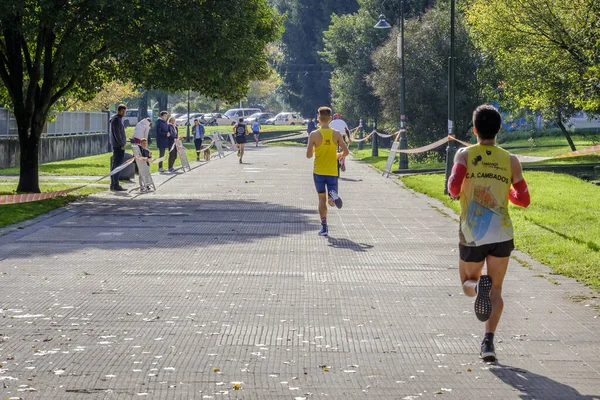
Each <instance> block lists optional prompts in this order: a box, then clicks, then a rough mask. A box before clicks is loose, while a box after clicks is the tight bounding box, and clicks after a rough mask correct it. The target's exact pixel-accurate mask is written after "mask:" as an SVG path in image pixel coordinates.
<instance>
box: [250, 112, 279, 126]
mask: <svg viewBox="0 0 600 400" xmlns="http://www.w3.org/2000/svg"><path fill="white" fill-rule="evenodd" d="M273 117H275V114H273V113H254V114H252V115H251V116H249V117H248V118H246V122H248V123H249V124H251V123H253V122H254V121H258V123H259V124H261V125H266V124H267V120H268V119H271V118H273Z"/></svg>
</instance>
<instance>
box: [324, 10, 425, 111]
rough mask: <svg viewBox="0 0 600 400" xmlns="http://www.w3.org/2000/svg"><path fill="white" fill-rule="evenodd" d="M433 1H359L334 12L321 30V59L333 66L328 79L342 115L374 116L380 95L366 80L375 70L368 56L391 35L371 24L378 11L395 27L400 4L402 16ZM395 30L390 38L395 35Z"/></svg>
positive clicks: (333, 99) (397, 22) (397, 23)
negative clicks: (351, 8) (347, 9)
mask: <svg viewBox="0 0 600 400" xmlns="http://www.w3.org/2000/svg"><path fill="white" fill-rule="evenodd" d="M432 2H433V1H423V0H406V1H404V3H402V2H401V1H399V0H398V1H396V0H388V1H385V2H383V6H382V1H381V0H379V1H375V0H359V4H360V9H359V11H357V12H356V13H353V14H346V15H341V16H336V15H334V16H333V17H332V20H331V25H330V26H329V29H328V30H327V31H325V32H324V43H325V50H324V51H323V52H321V55H322V56H323V58H324V60H325V61H327V62H328V63H330V64H331V65H332V66H333V67H334V73H333V74H332V78H331V91H332V104H333V106H334V107H335V109H336V111H339V112H341V113H342V114H343V115H344V116H345V117H348V118H350V119H354V120H358V119H359V118H375V119H376V118H377V114H378V111H379V107H378V106H377V104H378V102H379V98H378V97H377V96H375V94H374V93H373V88H372V87H371V85H369V83H368V82H367V77H368V76H369V75H370V74H371V73H372V72H373V71H374V66H373V62H372V59H371V56H372V54H373V53H374V52H375V50H376V49H377V48H378V47H379V46H381V45H382V44H383V43H384V42H385V41H386V40H387V39H389V38H390V32H389V30H380V29H375V28H373V26H374V25H375V23H376V22H377V20H378V17H379V14H380V13H384V15H385V16H386V18H387V19H388V21H389V23H390V24H392V25H396V26H398V25H399V23H400V21H399V19H400V11H401V8H400V7H401V6H402V4H404V12H405V18H407V19H408V18H410V17H411V16H415V15H420V14H421V13H422V12H423V11H424V10H425V8H426V7H428V6H429V3H432ZM396 34H397V32H394V33H392V36H391V37H394V38H396V36H397V35H396Z"/></svg>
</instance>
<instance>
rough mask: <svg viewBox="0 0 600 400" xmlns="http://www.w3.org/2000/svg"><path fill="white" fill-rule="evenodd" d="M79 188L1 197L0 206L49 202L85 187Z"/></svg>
mask: <svg viewBox="0 0 600 400" xmlns="http://www.w3.org/2000/svg"><path fill="white" fill-rule="evenodd" d="M85 186H86V185H83V186H78V187H75V188H72V189H65V190H60V191H58V192H46V193H27V194H9V195H3V196H0V204H2V205H4V204H22V203H31V202H33V201H40V200H47V199H51V198H53V197H59V196H64V195H66V194H69V193H71V192H74V191H75V190H78V189H81V188H83V187H85Z"/></svg>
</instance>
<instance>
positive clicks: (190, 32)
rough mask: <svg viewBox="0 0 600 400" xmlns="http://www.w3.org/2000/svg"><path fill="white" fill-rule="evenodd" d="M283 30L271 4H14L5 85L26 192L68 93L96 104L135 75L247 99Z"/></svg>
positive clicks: (0, 66)
mask: <svg viewBox="0 0 600 400" xmlns="http://www.w3.org/2000/svg"><path fill="white" fill-rule="evenodd" d="M190 16H198V17H199V18H200V19H201V21H200V22H198V23H193V21H194V19H193V18H190ZM280 28H281V20H280V18H279V17H278V16H277V15H276V13H275V10H274V9H273V8H272V7H270V6H269V5H268V3H267V0H211V1H195V0H178V1H164V0H162V1H159V0H144V1H141V0H131V1H104V0H69V1H67V0H54V1H49V0H4V1H3V2H2V6H0V79H1V82H2V83H3V84H4V86H5V87H6V92H5V93H6V94H7V96H6V97H7V98H8V103H9V105H10V106H11V107H12V109H13V110H14V114H15V119H16V122H17V126H18V133H19V143H20V148H21V152H20V153H21V156H20V179H19V185H18V188H17V190H18V191H21V192H39V179H38V146H39V140H40V136H41V132H42V129H43V126H44V123H45V122H46V119H47V116H48V113H49V112H50V110H51V109H52V107H53V106H54V105H55V104H56V102H57V101H58V100H59V99H60V98H61V97H63V96H66V95H69V96H73V97H75V98H78V99H81V100H87V99H91V98H93V97H94V96H95V95H96V93H97V92H98V91H99V90H100V88H102V86H103V84H104V83H106V82H109V81H111V80H113V79H129V80H131V81H132V82H133V83H136V84H140V85H142V84H143V85H144V86H145V87H147V88H160V89H164V90H169V91H175V90H182V89H184V90H186V89H193V90H197V91H200V92H202V93H204V94H206V95H208V96H211V97H219V98H225V99H232V100H234V99H239V98H241V97H243V96H244V95H245V93H246V91H247V90H248V84H249V82H250V81H252V80H255V79H261V78H264V77H266V76H267V74H268V71H269V66H268V63H267V59H268V57H267V54H266V52H265V51H264V50H265V47H266V46H267V44H268V43H270V42H272V41H274V40H276V39H277V38H278V36H279V34H280V33H281V30H280ZM240 32H243V35H241V34H240Z"/></svg>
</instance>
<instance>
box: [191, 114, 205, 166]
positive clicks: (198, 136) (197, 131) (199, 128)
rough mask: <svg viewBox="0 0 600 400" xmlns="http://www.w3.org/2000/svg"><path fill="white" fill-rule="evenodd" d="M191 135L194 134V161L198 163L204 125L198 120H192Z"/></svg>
mask: <svg viewBox="0 0 600 400" xmlns="http://www.w3.org/2000/svg"><path fill="white" fill-rule="evenodd" d="M192 133H193V134H194V146H196V161H200V150H202V141H203V140H204V125H202V124H201V123H200V121H198V119H195V120H194V126H193V127H192Z"/></svg>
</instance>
